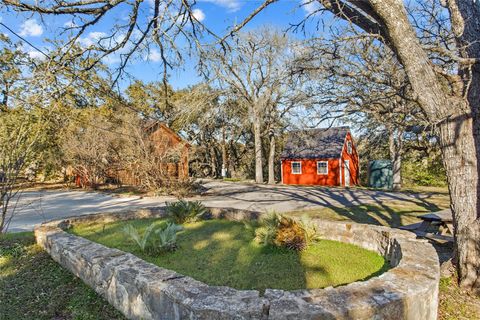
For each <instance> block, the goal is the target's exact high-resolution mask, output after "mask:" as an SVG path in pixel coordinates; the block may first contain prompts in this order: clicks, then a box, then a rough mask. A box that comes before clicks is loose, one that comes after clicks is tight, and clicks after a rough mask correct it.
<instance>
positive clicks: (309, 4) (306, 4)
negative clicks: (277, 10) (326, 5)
mask: <svg viewBox="0 0 480 320" xmlns="http://www.w3.org/2000/svg"><path fill="white" fill-rule="evenodd" d="M301 3H302V8H303V10H305V11H306V13H307V15H311V14H314V13H315V12H316V11H318V9H320V4H319V3H318V2H317V1H313V0H301Z"/></svg>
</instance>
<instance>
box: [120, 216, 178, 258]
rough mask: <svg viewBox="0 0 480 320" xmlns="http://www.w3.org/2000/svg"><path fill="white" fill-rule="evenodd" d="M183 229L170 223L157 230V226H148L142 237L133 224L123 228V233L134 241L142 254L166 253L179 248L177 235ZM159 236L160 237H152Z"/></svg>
mask: <svg viewBox="0 0 480 320" xmlns="http://www.w3.org/2000/svg"><path fill="white" fill-rule="evenodd" d="M181 230H183V228H182V227H181V226H179V225H177V224H175V223H172V222H169V223H167V224H163V226H161V227H159V228H158V229H157V230H155V224H154V223H152V224H151V225H149V226H148V228H147V229H146V230H145V232H144V233H143V235H142V236H140V234H139V233H138V231H137V229H135V227H133V226H132V225H131V224H129V225H126V226H125V227H124V228H123V232H124V233H125V234H126V235H127V236H128V237H129V238H130V239H132V240H133V241H134V242H135V243H136V244H137V245H138V247H139V248H140V250H141V251H142V252H151V253H156V252H164V251H172V250H175V249H176V248H177V233H178V232H179V231H181ZM153 234H157V236H158V237H154V236H152V235H153Z"/></svg>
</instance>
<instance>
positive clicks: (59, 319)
mask: <svg viewBox="0 0 480 320" xmlns="http://www.w3.org/2000/svg"><path fill="white" fill-rule="evenodd" d="M0 319H2V320H7V319H11V320H19V319H55V320H63V319H82V320H87V319H92V320H96V319H124V317H123V316H122V315H121V314H120V313H119V312H118V311H116V310H115V309H114V308H113V307H112V306H110V305H109V304H108V303H107V302H106V301H105V300H104V299H102V298H101V297H99V296H98V295H97V294H96V293H95V292H94V291H93V290H92V289H90V288H89V287H88V286H87V285H85V284H84V283H83V282H82V281H81V280H79V279H78V278H76V277H75V276H73V275H72V274H71V273H70V272H69V271H68V270H66V269H63V268H62V267H61V266H60V265H58V264H57V263H56V262H55V261H53V260H52V259H51V258H50V256H49V255H48V254H47V253H46V252H45V251H43V250H42V249H41V248H40V247H39V246H37V245H36V244H35V241H34V238H33V234H32V233H31V232H26V233H17V234H7V235H0Z"/></svg>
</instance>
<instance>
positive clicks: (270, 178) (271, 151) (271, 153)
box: [268, 132, 275, 184]
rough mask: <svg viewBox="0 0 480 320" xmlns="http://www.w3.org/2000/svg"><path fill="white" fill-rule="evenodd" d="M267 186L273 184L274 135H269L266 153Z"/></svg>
mask: <svg viewBox="0 0 480 320" xmlns="http://www.w3.org/2000/svg"><path fill="white" fill-rule="evenodd" d="M268 184H275V134H274V133H273V132H271V133H270V149H269V153H268Z"/></svg>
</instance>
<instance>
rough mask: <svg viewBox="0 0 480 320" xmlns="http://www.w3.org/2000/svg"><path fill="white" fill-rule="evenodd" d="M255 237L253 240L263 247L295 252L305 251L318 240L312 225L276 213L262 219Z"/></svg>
mask: <svg viewBox="0 0 480 320" xmlns="http://www.w3.org/2000/svg"><path fill="white" fill-rule="evenodd" d="M255 235H256V236H255V239H256V240H257V241H258V242H259V243H261V244H263V245H274V246H277V247H283V248H287V249H291V250H296V251H301V250H304V249H306V248H307V247H308V246H309V245H310V244H311V243H312V242H313V241H314V240H316V239H318V237H317V235H316V229H315V227H314V226H313V225H312V224H310V223H308V222H307V221H303V222H302V221H297V220H295V219H293V218H290V217H285V216H282V215H279V214H276V213H272V214H270V215H269V216H267V217H266V218H264V219H262V221H261V227H259V228H257V229H256V231H255Z"/></svg>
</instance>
